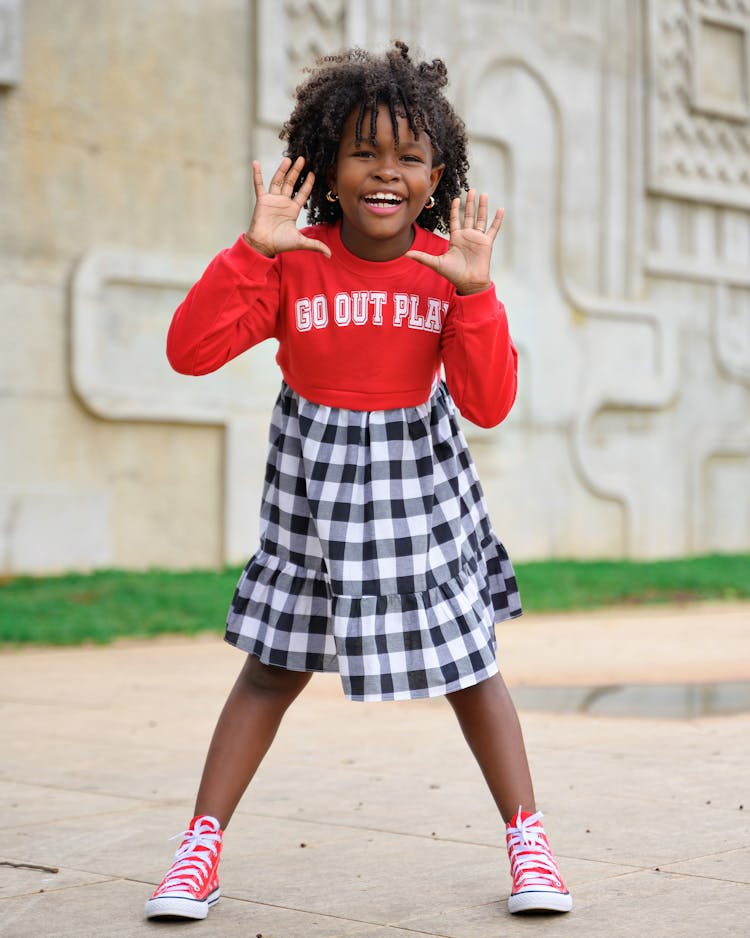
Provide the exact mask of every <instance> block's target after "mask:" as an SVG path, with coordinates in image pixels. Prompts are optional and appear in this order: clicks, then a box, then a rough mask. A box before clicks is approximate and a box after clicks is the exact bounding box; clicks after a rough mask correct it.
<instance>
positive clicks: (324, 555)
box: [226, 384, 521, 700]
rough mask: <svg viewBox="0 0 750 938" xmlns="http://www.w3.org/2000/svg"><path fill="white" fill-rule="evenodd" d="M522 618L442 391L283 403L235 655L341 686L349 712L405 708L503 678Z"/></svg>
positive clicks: (232, 638)
mask: <svg viewBox="0 0 750 938" xmlns="http://www.w3.org/2000/svg"><path fill="white" fill-rule="evenodd" d="M520 614H521V605H520V598H519V595H518V589H517V586H516V580H515V576H514V574H513V567H512V565H511V563H510V560H509V559H508V555H507V553H506V551H505V549H504V547H503V546H502V544H501V543H500V542H499V541H498V539H497V537H496V536H495V534H494V533H493V531H492V528H491V526H490V522H489V519H488V517H487V511H486V507H485V502H484V496H483V494H482V490H481V487H480V484H479V480H478V478H477V474H476V470H475V467H474V463H473V461H472V459H471V456H470V454H469V451H468V448H467V446H466V441H465V439H464V437H463V434H462V432H461V430H460V428H459V426H458V423H457V421H456V416H455V412H454V409H453V403H452V401H451V399H450V396H449V394H448V392H447V389H446V388H445V386H444V385H442V384H441V385H439V386H438V388H437V389H436V390H435V392H434V393H433V395H432V397H431V398H430V400H429V401H427V402H426V403H425V404H422V405H420V406H419V407H406V408H401V409H394V410H385V411H382V410H381V411H352V410H344V409H339V408H332V407H326V406H323V405H319V404H313V403H311V402H310V401H307V400H305V399H304V398H301V397H299V396H298V395H297V394H296V393H294V392H293V391H292V390H291V389H290V388H288V387H287V386H286V385H285V386H284V387H282V391H281V394H280V395H279V398H278V400H277V402H276V407H275V409H274V413H273V418H272V422H271V434H270V452H269V459H268V464H267V469H266V479H265V486H264V494H263V504H262V509H261V545H260V550H258V552H257V553H256V554H255V555H254V556H253V557H252V558H251V560H250V562H249V563H248V565H247V567H246V568H245V570H244V572H243V574H242V576H241V578H240V581H239V583H238V585H237V590H236V592H235V595H234V599H233V600H232V605H231V608H230V610H229V616H228V619H227V632H226V638H227V641H228V642H230V643H232V644H234V645H237V646H238V647H239V648H242V649H244V650H245V651H247V652H250V653H251V654H254V655H257V656H258V657H259V658H260V659H261V661H264V662H265V663H266V664H270V665H275V666H278V667H282V668H288V669H291V670H295V671H336V670H338V671H339V673H340V675H341V680H342V683H343V686H344V691H345V693H346V694H347V696H348V697H350V698H351V699H352V700H399V699H404V698H411V697H430V696H436V695H439V694H446V693H450V692H451V691H454V690H458V689H459V688H461V687H466V686H469V685H471V684H475V683H478V682H479V681H481V680H484V679H485V678H486V677H489V676H490V675H492V674H494V673H495V672H496V671H497V664H496V661H495V634H494V624H495V622H497V621H500V620H501V619H507V618H510V617H515V616H518V615H520Z"/></svg>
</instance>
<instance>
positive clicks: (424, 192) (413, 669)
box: [146, 42, 572, 918]
mask: <svg viewBox="0 0 750 938" xmlns="http://www.w3.org/2000/svg"><path fill="white" fill-rule="evenodd" d="M446 84H447V75H446V69H445V66H444V64H443V62H442V61H440V60H437V59H436V60H434V61H433V62H431V63H427V62H421V63H414V62H412V60H411V59H410V56H409V50H408V47H407V46H406V45H405V44H403V43H401V42H397V43H396V44H395V48H394V49H392V50H391V51H389V52H388V53H386V54H385V55H381V56H374V55H371V54H369V53H367V52H364V51H362V50H359V49H355V50H351V51H349V52H346V53H343V54H341V55H337V56H332V57H329V58H326V59H323V60H321V61H320V62H319V63H318V65H317V67H316V68H315V69H314V70H312V72H311V74H310V76H309V77H308V78H307V80H306V81H305V82H304V83H303V84H302V85H301V86H300V87H299V88H298V89H297V92H296V106H295V108H294V111H293V113H292V115H291V117H290V119H289V121H288V122H287V123H286V124H285V125H284V127H283V129H282V132H281V137H282V139H286V141H287V149H286V152H287V156H286V157H285V158H284V159H283V160H282V162H281V164H280V165H279V167H278V169H277V170H276V172H275V173H274V175H273V177H272V178H271V181H270V184H269V186H268V188H267V189H266V187H265V185H264V181H263V177H262V174H261V170H260V167H259V165H258V163H254V164H253V181H254V187H255V195H256V204H255V210H254V212H253V216H252V220H251V222H250V227H249V228H248V230H247V232H246V233H245V234H244V235H243V236H242V237H240V238H239V239H238V240H237V242H236V243H235V244H234V245H233V247H231V248H229V249H228V250H225V251H222V252H221V253H220V254H219V255H218V256H217V257H216V258H215V259H214V260H213V261H212V262H211V264H210V265H209V267H208V268H207V270H206V271H205V273H204V274H203V276H202V277H201V279H200V280H199V281H198V283H197V284H195V286H194V287H193V288H192V289H191V290H190V292H189V294H188V296H187V297H186V299H185V301H184V302H183V303H182V305H181V306H180V307H179V308H178V310H177V312H176V313H175V316H174V319H173V321H172V325H171V327H170V330H169V336H168V340H167V354H168V357H169V360H170V362H171V364H172V366H173V367H174V368H175V369H176V370H177V371H179V372H181V373H183V374H190V375H200V374H205V373H207V372H210V371H214V370H216V369H217V368H220V367H221V366H222V365H223V364H224V363H225V362H227V361H229V360H230V359H231V358H234V357H235V356H236V355H239V354H241V353H242V352H244V351H245V350H246V349H248V348H250V347H251V346H253V345H255V344H257V343H258V342H261V341H262V340H264V339H267V338H271V337H273V338H275V339H276V340H277V341H278V343H279V349H278V354H277V361H278V363H279V366H280V368H281V371H282V375H283V379H284V380H283V384H282V389H281V393H280V395H279V397H278V400H277V402H276V407H275V410H274V413H273V418H272V421H271V433H270V452H269V459H268V466H267V471H266V478H265V486H264V494H263V501H262V508H261V541H260V548H259V550H258V551H257V552H256V553H255V555H254V556H253V557H252V559H251V560H250V562H249V563H248V565H247V567H246V568H245V570H244V572H243V574H242V577H241V578H240V581H239V584H238V586H237V590H236V592H235V595H234V598H233V600H232V605H231V608H230V611H229V616H228V622H227V631H226V638H227V641H229V642H230V643H232V644H234V645H236V646H237V647H238V648H240V649H242V650H243V651H245V652H247V653H248V655H247V658H246V660H245V663H244V665H243V667H242V670H241V672H240V675H239V677H238V679H237V682H236V684H235V685H234V688H233V689H232V691H231V692H230V694H229V697H228V699H227V702H226V704H225V706H224V709H223V711H222V713H221V716H220V717H219V721H218V724H217V726H216V730H215V732H214V736H213V740H212V742H211V746H210V748H209V752H208V756H207V759H206V764H205V767H204V771H203V776H202V779H201V783H200V787H199V791H198V796H197V801H196V805H195V817H194V818H193V820H192V821H191V823H190V827H189V829H188V830H187V831H186V832H185V835H184V840H183V842H182V844H181V846H180V847H179V849H178V851H177V854H176V857H175V862H174V864H173V865H172V867H171V868H170V870H169V871H168V873H167V874H166V876H165V878H164V880H163V882H162V883H161V885H160V886H159V887H158V889H157V890H156V891H155V892H154V894H153V896H152V897H151V898H150V899H149V900H148V902H147V903H146V916H147V917H149V918H155V917H158V916H178V917H184V918H205V916H206V915H207V912H208V908H209V905H211V904H212V903H213V902H215V901H216V900H217V899H218V898H219V882H218V873H217V870H218V862H219V855H220V851H221V840H222V831H223V829H224V828H226V825H227V824H228V823H229V820H230V818H231V816H232V813H233V812H234V809H235V808H236V806H237V803H238V802H239V800H240V798H241V796H242V794H243V792H244V791H245V789H246V787H247V785H248V784H249V782H250V780H251V779H252V777H253V775H254V773H255V771H256V769H257V768H258V766H259V764H260V762H261V760H262V759H263V757H264V755H265V753H266V752H267V750H268V748H269V746H270V745H271V742H272V740H273V738H274V735H275V733H276V730H277V729H278V727H279V724H280V722H281V719H282V717H283V715H284V713H285V711H286V709H287V708H288V707H289V705H290V704H291V703H292V701H293V700H294V699H295V698H296V697H297V695H298V694H299V693H300V691H301V690H302V689H303V688H304V687H305V685H306V684H307V682H308V681H309V679H310V677H311V674H312V672H313V671H330V670H338V672H339V673H340V675H341V680H342V683H343V686H344V691H345V693H346V694H347V696H348V697H349V698H350V699H352V700H398V699H404V698H413V697H429V696H434V695H438V694H445V695H447V697H448V700H449V701H450V703H451V705H452V706H453V709H454V710H455V712H456V716H457V717H458V720H459V723H460V725H461V728H462V730H463V732H464V735H465V737H466V739H467V741H468V744H469V746H470V748H471V750H472V752H473V753H474V755H475V757H476V759H477V760H478V762H479V765H480V767H481V769H482V772H483V773H484V776H485V778H486V780H487V784H488V786H489V788H490V791H491V793H492V795H493V797H494V799H495V802H496V803H497V807H498V809H499V811H500V814H501V815H502V817H503V818H504V820H505V822H506V844H507V849H508V854H509V857H510V865H511V874H512V877H513V887H512V892H511V896H510V899H509V908H510V911H511V912H521V911H527V910H540V909H541V910H553V911H559V912H565V911H568V910H569V909H570V908H571V906H572V899H571V897H570V894H569V893H568V890H567V889H566V888H565V885H564V884H563V881H562V877H561V875H560V871H559V869H558V866H557V863H556V862H555V859H554V857H553V855H552V852H551V850H550V847H549V844H548V842H547V838H546V836H545V834H544V830H543V828H542V825H541V817H542V815H541V813H540V812H537V811H536V807H535V804H534V793H533V789H532V784H531V778H530V775H529V768H528V763H527V759H526V754H525V750H524V744H523V738H522V735H521V730H520V726H519V723H518V718H517V716H516V712H515V709H514V707H513V703H512V702H511V699H510V696H509V694H508V691H507V689H506V687H505V684H504V683H503V680H502V678H501V676H500V674H499V673H498V667H497V663H496V660H495V636H494V624H495V622H497V621H499V620H502V619H506V618H509V617H514V616H518V615H520V614H521V606H520V601H519V596H518V590H517V587H516V581H515V578H514V575H513V568H512V566H511V563H510V560H509V559H508V555H507V553H506V552H505V549H504V548H503V546H502V544H501V543H500V542H499V540H498V539H497V537H496V535H495V534H494V532H493V530H492V528H491V526H490V522H489V519H488V517H487V511H486V507H485V502H484V497H483V495H482V491H481V488H480V485H479V481H478V479H477V475H476V471H475V468H474V464H473V462H472V460H471V456H470V455H469V452H468V449H467V446H466V442H465V440H464V437H463V435H462V433H461V430H460V429H459V426H458V424H457V421H456V415H455V411H454V404H453V402H454V401H455V403H456V405H457V406H458V409H459V410H460V412H461V413H462V414H463V415H464V416H465V417H466V418H468V419H469V420H471V421H473V422H474V423H477V424H479V425H480V426H485V427H488V426H494V425H496V424H498V423H499V422H500V421H501V420H502V419H503V418H504V417H505V416H506V414H507V413H508V411H509V410H510V408H511V406H512V404H513V400H514V397H515V393H516V364H517V356H516V352H515V349H514V347H513V344H512V342H511V339H510V336H509V334H508V324H507V320H506V316H505V310H504V308H503V306H502V304H501V303H499V302H498V300H497V298H496V296H495V291H494V286H493V284H492V283H491V281H490V257H491V253H492V246H493V243H494V241H495V238H496V236H497V233H498V231H499V230H500V224H501V222H502V217H503V213H502V210H498V211H497V212H496V213H495V214H494V216H493V217H492V218H490V217H489V215H488V207H487V204H488V199H487V196H486V195H480V196H479V197H478V198H477V195H476V193H475V192H474V190H473V189H468V186H467V182H466V172H467V170H468V162H467V158H466V135H465V131H464V125H463V123H462V122H461V120H460V119H459V118H458V117H457V115H456V114H455V113H454V111H453V109H452V107H451V105H450V104H449V103H448V101H447V100H446V98H445V97H444V95H443V88H444V87H445V85H446ZM462 189H464V190H466V189H468V194H467V197H466V205H465V208H464V212H463V219H462V218H461V212H460V206H459V199H458V194H459V192H460V191H461V190H462ZM305 205H307V207H308V216H309V220H310V222H311V225H310V226H309V227H307V228H304V229H302V230H299V229H298V228H297V226H296V222H297V218H298V216H299V213H300V211H301V210H302V208H303V207H304V206H305ZM435 228H438V229H441V230H443V231H445V230H446V229H447V230H449V233H450V240H449V241H446V240H445V239H444V238H441V237H438V236H437V235H435V234H433V233H432V231H433V229H435ZM443 367H444V369H445V382H442V381H441V380H440V374H441V368H443Z"/></svg>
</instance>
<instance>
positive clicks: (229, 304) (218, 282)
mask: <svg viewBox="0 0 750 938" xmlns="http://www.w3.org/2000/svg"><path fill="white" fill-rule="evenodd" d="M278 268H279V265H278V263H276V262H275V261H274V259H273V258H267V257H264V256H263V255H261V254H258V253H257V252H256V251H254V250H253V249H252V248H251V247H250V245H249V244H248V243H247V242H246V241H245V239H244V238H242V237H240V238H238V239H237V241H236V242H235V244H234V245H233V246H232V247H231V248H227V249H226V250H225V251H222V252H221V253H220V254H218V255H217V256H216V257H215V258H214V259H213V260H212V261H211V263H210V264H209V265H208V267H207V268H206V270H205V271H204V273H203V276H202V277H201V278H200V280H199V281H198V282H197V283H196V284H195V285H194V286H193V287H192V288H191V290H190V292H189V293H188V295H187V296H186V297H185V299H184V300H183V302H182V303H181V304H180V306H179V307H178V308H177V310H176V312H175V314H174V316H173V318H172V323H171V325H170V327H169V332H168V334H167V358H168V359H169V363H170V364H171V365H172V367H173V368H174V369H175V371H178V372H180V373H181V374H186V375H203V374H207V373H208V372H211V371H216V370H217V369H218V368H221V366H222V365H224V364H226V362H228V361H229V360H230V359H232V358H235V357H236V356H237V355H240V354H241V353H242V352H244V351H246V350H247V349H249V348H251V347H252V346H253V345H257V344H258V343H259V342H262V341H263V340H264V339H268V338H271V337H272V336H276V335H277V330H278V313H279V270H278Z"/></svg>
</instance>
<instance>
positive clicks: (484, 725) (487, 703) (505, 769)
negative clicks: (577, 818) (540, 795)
mask: <svg viewBox="0 0 750 938" xmlns="http://www.w3.org/2000/svg"><path fill="white" fill-rule="evenodd" d="M448 700H449V701H450V703H451V705H452V707H453V709H454V711H455V713H456V716H457V717H458V722H459V724H460V726H461V729H462V730H463V734H464V736H465V738H466V741H467V742H468V744H469V747H470V749H471V751H472V752H473V753H474V756H475V758H476V760H477V762H478V763H479V768H480V769H481V770H482V774H483V775H484V777H485V780H486V782H487V785H488V786H489V789H490V792H491V793H492V797H493V798H494V799H495V804H496V805H497V807H498V810H499V811H500V814H501V815H502V817H503V820H504V821H505V822H506V823H507V822H508V821H510V819H511V818H512V817H513V815H514V814H515V813H516V811H518V807H519V805H522V806H523V808H524V809H525V810H527V811H531V812H534V811H536V807H535V804H534V789H533V787H532V784H531V773H530V772H529V763H528V760H527V758H526V749H525V747H524V743H523V734H522V733H521V725H520V723H519V722H518V715H517V713H516V708H515V706H514V705H513V701H512V700H511V697H510V694H509V693H508V688H507V687H506V686H505V681H503V679H502V677H501V676H500V675H499V674H495V675H493V676H492V677H490V678H487V680H485V681H481V682H480V683H479V684H475V685H474V686H473V687H466V688H464V689H463V690H459V691H456V692H455V693H453V694H449V695H448Z"/></svg>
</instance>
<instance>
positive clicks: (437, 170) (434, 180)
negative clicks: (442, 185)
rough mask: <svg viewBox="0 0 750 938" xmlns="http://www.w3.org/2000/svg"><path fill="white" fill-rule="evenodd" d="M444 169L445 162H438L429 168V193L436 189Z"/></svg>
mask: <svg viewBox="0 0 750 938" xmlns="http://www.w3.org/2000/svg"><path fill="white" fill-rule="evenodd" d="M444 170H445V163H438V165H437V166H433V167H432V169H431V170H430V195H432V194H433V193H434V192H435V189H437V187H438V183H439V182H440V179H441V178H442V175H443V171H444Z"/></svg>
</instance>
